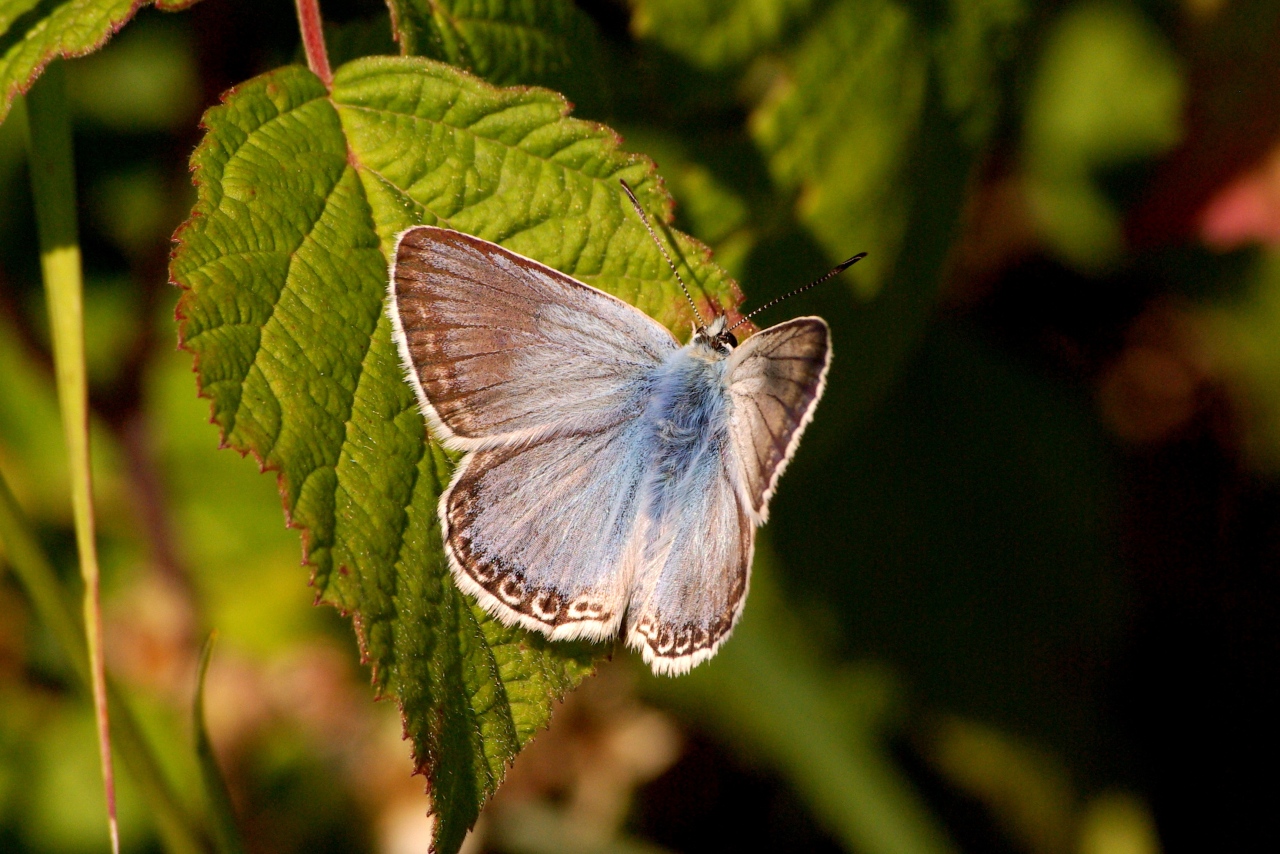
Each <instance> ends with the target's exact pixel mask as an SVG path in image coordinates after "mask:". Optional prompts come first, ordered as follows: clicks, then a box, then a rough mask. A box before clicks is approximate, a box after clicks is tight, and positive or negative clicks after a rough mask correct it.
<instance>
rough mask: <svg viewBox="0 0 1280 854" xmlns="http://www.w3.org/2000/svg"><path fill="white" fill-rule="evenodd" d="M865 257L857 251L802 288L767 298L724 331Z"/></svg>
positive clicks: (865, 255) (838, 272)
mask: <svg viewBox="0 0 1280 854" xmlns="http://www.w3.org/2000/svg"><path fill="white" fill-rule="evenodd" d="M866 257H867V253H865V252H859V253H858V254H857V255H854V256H853V257H852V258H850V259H849V260H848V261H844V262H842V263H840V264H837V265H836V267H835V269H834V270H832V271H831V272H830V273H827V274H826V275H825V276H821V277H819V278H817V279H814V280H813V281H812V282H810V283H809V284H807V285H805V286H804V287H803V288H796V289H795V290H794V291H792V292H791V293H789V294H783V295H782V296H780V297H775V298H774V299H771V300H769V301H768V302H767V303H765V304H764V305H762V306H760V307H759V308H757V309H755V310H754V311H752V312H751V313H750V314H744V315H743V316H742V319H741V320H739V321H738V322H737V323H735V324H733V326H730V327H729V328H728V329H726V330H725V331H726V332H732V331H733V330H735V329H737V328H738V327H739V326H741V325H742V324H744V323H746V322H747V321H748V320H750V319H751V318H753V317H755V316H756V315H757V314H759V313H760V312H762V311H764V310H765V309H766V308H769V307H771V306H775V305H777V304H778V303H780V302H782V301H783V300H784V299H790V298H791V297H793V296H795V295H796V294H802V293H804V292H805V291H807V290H809V288H812V287H816V286H817V285H820V284H822V283H823V282H825V281H826V280H827V279H830V278H831V277H832V276H838V275H840V274H841V273H843V272H844V271H845V270H847V269H849V268H850V267H852V266H853V265H854V264H857V263H858V262H859V261H861V260H862V259H863V258H866Z"/></svg>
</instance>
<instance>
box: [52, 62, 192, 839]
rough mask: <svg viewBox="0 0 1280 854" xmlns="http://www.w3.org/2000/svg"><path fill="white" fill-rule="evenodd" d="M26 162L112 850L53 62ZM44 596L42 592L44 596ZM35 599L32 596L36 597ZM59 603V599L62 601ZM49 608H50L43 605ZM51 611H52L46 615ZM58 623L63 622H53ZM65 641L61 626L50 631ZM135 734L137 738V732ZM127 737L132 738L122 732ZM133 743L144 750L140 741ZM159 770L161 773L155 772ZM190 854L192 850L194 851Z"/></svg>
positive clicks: (75, 250)
mask: <svg viewBox="0 0 1280 854" xmlns="http://www.w3.org/2000/svg"><path fill="white" fill-rule="evenodd" d="M27 133H28V146H27V150H28V163H29V165H30V172H31V189H32V195H33V197H34V200H35V209H36V211H35V212H36V228H37V231H38V233H39V237H40V268H41V272H42V274H43V276H44V285H45V292H46V293H47V295H48V300H49V319H50V323H51V326H52V330H53V361H54V370H55V374H56V381H57V388H58V405H59V408H60V409H61V412H62V425H63V432H64V438H65V440H66V445H67V457H68V465H69V469H70V472H71V505H72V510H73V513H74V517H75V531H76V546H77V550H78V552H79V556H80V575H81V578H82V579H83V581H84V603H83V612H84V634H83V635H82V636H81V638H82V640H83V642H87V650H86V649H85V646H84V645H83V643H78V644H76V645H75V646H69V647H68V652H69V653H70V655H71V657H72V659H73V661H74V662H75V666H76V669H77V672H78V674H79V675H80V676H81V677H85V676H87V677H88V682H89V686H90V689H91V693H92V697H93V708H94V717H95V719H96V721H97V726H98V751H99V757H100V759H101V763H102V779H103V785H104V789H105V792H106V802H107V826H108V830H109V832H110V835H111V849H112V851H113V852H117V854H118V852H119V850H120V834H119V828H118V824H117V821H116V788H115V771H114V767H113V764H112V756H111V725H110V717H109V713H108V708H109V706H108V691H107V681H106V665H105V662H104V656H103V644H102V607H101V596H100V587H99V578H100V572H99V568H98V550H97V539H96V534H95V530H94V527H95V526H94V509H93V478H92V473H91V469H90V461H89V390H88V381H87V378H86V375H85V360H84V280H83V276H82V273H81V266H80V244H79V237H78V235H77V227H76V192H75V175H74V172H73V166H72V164H73V157H72V148H71V120H70V114H69V111H68V109H67V95H66V80H65V77H64V72H63V66H62V63H61V62H54V63H52V64H51V65H50V66H49V67H48V68H47V69H45V72H44V74H43V76H42V77H41V78H40V80H39V81H37V83H36V84H35V86H33V87H32V89H31V91H30V93H28V95H27ZM48 592H49V591H44V592H43V593H42V595H46V596H47V594H48ZM33 598H34V594H33ZM59 598H60V597H59ZM46 605H49V603H46ZM50 613H52V610H50ZM55 619H60V618H55ZM55 631H58V632H59V633H60V634H62V635H64V640H67V641H69V640H70V638H69V635H68V634H67V629H66V627H65V626H63V627H61V628H60V629H55ZM134 734H136V733H134ZM125 737H126V738H128V737H129V736H128V735H126V736H125ZM138 746H139V747H140V748H141V749H142V750H143V752H144V753H145V743H144V742H142V741H141V740H139V742H138ZM156 770H157V773H158V769H156ZM193 850H194V849H193Z"/></svg>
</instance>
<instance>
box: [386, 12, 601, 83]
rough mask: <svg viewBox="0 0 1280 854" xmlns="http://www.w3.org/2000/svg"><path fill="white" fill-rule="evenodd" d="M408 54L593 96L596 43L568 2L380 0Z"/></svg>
mask: <svg viewBox="0 0 1280 854" xmlns="http://www.w3.org/2000/svg"><path fill="white" fill-rule="evenodd" d="M387 5H388V6H390V7H391V19H392V28H393V29H394V30H395V34H396V39H397V40H398V41H399V42H400V52H401V53H403V54H405V55H407V56H425V57H429V58H431V59H439V60H442V61H444V62H447V63H449V64H450V65H456V66H458V67H459V68H463V69H465V70H467V71H470V72H471V73H473V74H477V75H479V76H480V77H483V78H484V79H486V80H488V81H489V82H490V83H498V84H501V85H509V84H513V83H534V84H539V85H543V86H552V87H554V88H556V89H559V90H561V91H564V92H567V93H568V94H569V95H570V96H571V97H574V98H580V99H581V98H588V99H595V98H598V97H599V94H600V92H599V85H600V77H599V74H598V73H597V68H598V62H596V60H597V59H598V56H599V44H598V41H597V38H596V33H595V28H594V27H593V26H592V23H591V19H590V18H588V17H587V16H586V15H584V14H583V13H582V12H581V11H580V10H579V9H578V8H577V6H575V5H574V4H573V2H572V0H387Z"/></svg>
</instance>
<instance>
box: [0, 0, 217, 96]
mask: <svg viewBox="0 0 1280 854" xmlns="http://www.w3.org/2000/svg"><path fill="white" fill-rule="evenodd" d="M195 2H196V0H154V3H152V4H151V5H154V6H155V7H156V8H157V9H166V10H170V11H175V10H178V9H185V8H186V7H188V6H191V5H193V4H194V3H195ZM146 5H148V3H147V2H146V0H0V122H2V121H4V118H5V116H7V115H8V114H9V108H10V107H11V106H12V105H13V99H14V98H16V97H17V96H18V95H21V94H22V93H23V92H26V91H27V89H29V88H30V87H31V84H32V83H34V82H35V80H36V78H37V77H39V76H40V72H41V71H42V70H43V69H44V67H45V66H46V65H48V64H49V63H50V62H51V61H52V60H53V59H55V58H57V57H60V56H62V57H73V56H84V55H85V54H87V53H92V52H93V51H95V50H97V49H98V48H100V47H102V45H103V44H105V43H106V41H107V39H109V38H111V36H112V34H114V33H115V32H116V31H117V30H119V29H120V28H121V27H123V26H124V25H125V24H126V23H128V22H129V20H130V19H131V18H132V17H133V16H134V14H136V13H137V11H138V10H139V9H141V8H142V7H143V6H146Z"/></svg>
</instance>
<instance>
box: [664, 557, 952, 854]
mask: <svg viewBox="0 0 1280 854" xmlns="http://www.w3.org/2000/svg"><path fill="white" fill-rule="evenodd" d="M772 566H773V560H772V555H770V554H769V553H768V550H767V549H764V548H762V549H759V550H758V551H757V556H756V561H755V566H754V567H753V575H752V579H751V582H752V583H751V597H750V598H749V599H748V600H747V607H746V611H745V612H744V613H743V618H742V622H741V623H740V624H739V625H738V627H737V629H735V631H734V636H733V642H732V643H730V644H726V645H725V647H724V648H723V649H722V650H721V651H720V653H719V654H718V655H717V656H716V657H715V658H714V659H713V660H711V661H710V662H708V663H707V664H706V665H704V666H703V667H700V668H698V669H696V670H694V671H693V672H692V673H690V674H689V675H688V676H687V677H684V678H682V679H681V680H679V681H678V682H672V681H670V680H661V679H656V678H654V679H651V680H650V681H649V689H650V691H651V692H652V693H655V694H660V695H662V696H664V697H666V698H667V699H668V700H670V701H672V702H675V703H677V704H681V705H684V706H686V708H689V710H690V712H691V714H692V715H693V716H694V717H696V719H697V720H699V721H703V722H712V723H713V724H714V725H715V726H716V727H717V728H719V729H721V730H722V731H723V732H724V734H725V735H726V737H727V738H728V739H729V740H730V741H731V742H732V743H735V744H741V745H746V746H747V749H748V750H756V751H759V752H761V753H763V754H764V756H765V758H767V759H768V760H769V761H771V762H772V763H774V764H775V765H776V766H777V767H778V768H779V769H780V770H781V771H782V772H783V774H784V775H785V776H786V777H787V778H788V779H789V781H790V782H791V783H792V785H794V786H795V788H796V789H797V791H799V792H800V793H801V794H802V795H804V796H805V799H806V801H807V802H808V803H809V805H810V806H811V807H812V809H813V811H814V815H815V816H816V817H817V818H818V819H819V821H821V822H822V823H823V824H824V825H825V826H826V827H827V829H828V830H829V831H830V832H831V833H832V835H834V836H835V837H836V838H837V839H839V840H841V841H842V842H843V843H845V845H846V846H848V849H849V850H850V851H858V852H864V854H930V852H947V851H953V850H954V848H953V847H952V845H951V843H950V842H949V840H948V839H947V838H946V833H945V831H944V830H943V829H942V828H941V827H939V826H937V824H935V822H934V820H933V818H932V817H931V816H930V814H929V811H928V808H927V806H926V805H925V804H924V803H923V802H922V801H921V800H920V799H919V797H918V796H917V795H916V793H915V792H914V791H912V788H911V785H910V783H909V781H908V780H906V779H905V778H904V777H903V776H902V775H901V774H900V773H899V772H898V770H897V769H896V767H895V764H894V762H893V760H892V758H891V757H890V756H889V753H888V746H887V732H888V730H889V729H890V726H891V721H892V717H893V716H894V715H895V714H896V713H898V712H899V707H900V706H901V699H900V698H899V696H898V693H899V690H898V686H897V685H896V684H894V680H893V679H892V674H891V673H889V672H888V671H886V670H884V669H882V668H876V667H864V668H860V669H858V668H852V667H847V666H846V667H844V668H837V667H835V666H832V665H829V664H825V663H824V662H823V661H822V658H823V657H822V655H821V653H820V652H819V651H818V650H817V649H816V648H815V646H814V645H813V643H812V641H811V639H810V637H809V636H808V632H807V631H806V628H805V626H804V624H803V623H802V622H801V621H800V620H798V619H797V618H796V617H795V616H794V614H793V612H792V610H791V609H790V608H789V607H788V605H787V603H786V602H785V601H784V600H783V598H782V595H783V594H782V592H781V591H780V590H778V588H777V587H776V586H775V584H774V582H773V572H772Z"/></svg>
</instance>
